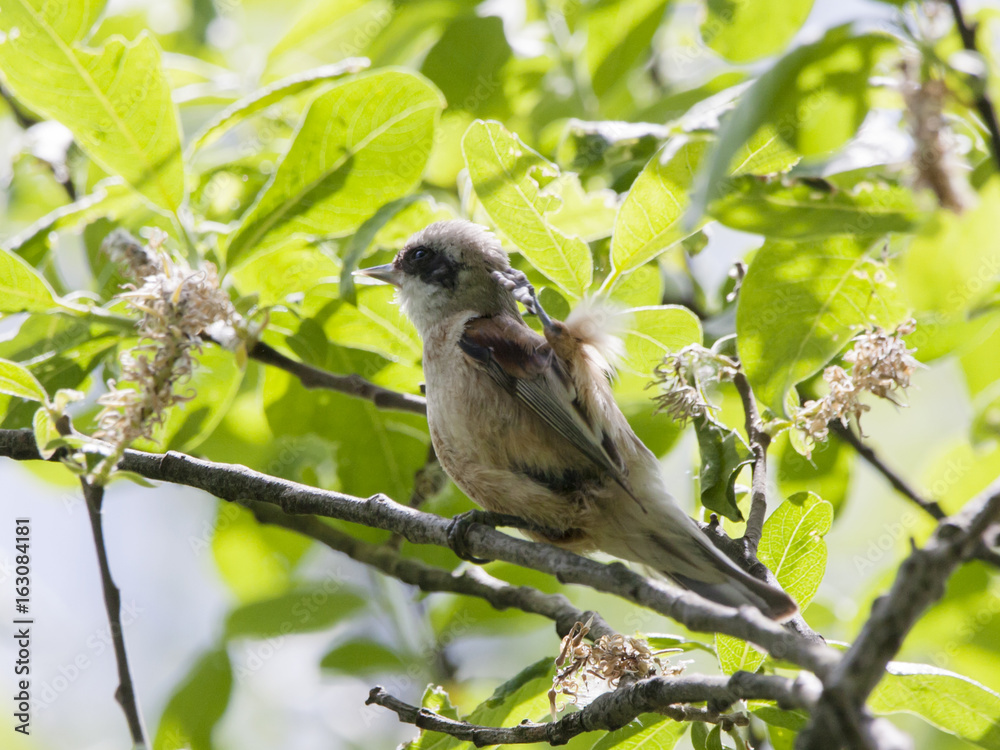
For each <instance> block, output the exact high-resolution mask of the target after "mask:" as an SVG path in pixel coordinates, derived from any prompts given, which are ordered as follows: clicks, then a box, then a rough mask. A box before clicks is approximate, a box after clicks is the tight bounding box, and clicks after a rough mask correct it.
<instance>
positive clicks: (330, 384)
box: [248, 341, 427, 414]
mask: <svg viewBox="0 0 1000 750" xmlns="http://www.w3.org/2000/svg"><path fill="white" fill-rule="evenodd" d="M248 356H249V357H250V358H251V359H255V360H257V361H258V362H262V363H264V364H266V365H271V366H272V367H277V368H279V369H281V370H284V371H285V372H287V373H290V374H292V375H294V376H295V377H297V378H298V379H299V381H300V382H301V383H302V385H303V386H305V387H306V388H326V389H328V390H331V391H338V392H339V393H346V394H347V395H348V396H354V397H356V398H363V399H365V400H367V401H371V402H372V403H373V404H375V406H377V407H379V408H380V409H394V410H396V411H408V412H410V413H412V414H426V413H427V402H426V401H425V400H424V398H423V397H422V396H414V395H411V394H409V393H400V392H399V391H392V390H389V389H388V388H383V387H381V386H378V385H375V384H374V383H371V382H369V381H367V380H365V379H364V378H363V377H361V376H360V375H358V374H356V373H351V374H350V375H337V374H335V373H332V372H327V371H326V370H321V369H320V368H318V367H313V366H312V365H307V364H305V363H304V362H299V361H298V360H295V359H292V358H291V357H286V356H285V355H284V354H282V353H281V352H279V351H278V350H277V349H274V348H273V347H270V346H268V345H267V344H265V343H263V342H262V341H258V342H257V343H256V344H254V345H253V346H252V347H251V348H250V351H249V352H248Z"/></svg>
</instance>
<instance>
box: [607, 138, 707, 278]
mask: <svg viewBox="0 0 1000 750" xmlns="http://www.w3.org/2000/svg"><path fill="white" fill-rule="evenodd" d="M709 144H710V141H709V140H708V139H707V138H704V137H698V136H678V137H675V138H672V139H671V140H670V141H669V142H667V143H666V144H665V145H664V146H663V148H661V149H660V150H659V151H657V152H656V154H654V155H653V158H652V159H650V160H649V163H648V164H647V165H646V166H645V168H644V169H643V170H642V172H641V173H640V174H639V176H638V177H637V178H636V180H635V182H633V183H632V187H631V188H630V189H629V191H628V194H627V195H626V196H625V201H624V202H623V203H622V206H621V208H620V209H619V210H618V217H617V219H615V229H614V234H613V235H612V239H611V264H612V266H613V270H612V272H611V274H610V275H609V276H608V281H606V282H605V286H610V285H611V284H613V283H614V281H615V280H616V279H617V278H618V277H619V276H621V275H622V274H624V273H628V272H629V271H632V270H634V269H636V268H638V267H639V266H641V265H643V264H644V263H647V262H648V261H650V260H652V259H653V258H655V257H656V256H657V255H659V254H660V253H662V252H665V251H666V250H668V249H669V248H671V247H673V246H674V245H676V244H677V243H679V242H680V241H681V240H683V239H684V238H685V237H688V236H690V235H692V234H694V233H695V232H696V231H697V230H698V229H699V228H700V227H701V225H702V224H703V223H704V222H702V223H699V224H698V225H697V226H695V227H692V228H685V227H683V226H681V217H682V216H683V215H684V210H685V208H686V207H687V204H688V197H687V196H688V193H689V192H690V188H691V183H692V181H693V180H694V175H695V173H696V171H697V170H698V165H699V164H700V163H701V160H702V157H703V156H704V155H705V153H706V152H707V151H708V148H709Z"/></svg>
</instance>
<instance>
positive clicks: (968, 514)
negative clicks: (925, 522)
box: [800, 480, 1000, 749]
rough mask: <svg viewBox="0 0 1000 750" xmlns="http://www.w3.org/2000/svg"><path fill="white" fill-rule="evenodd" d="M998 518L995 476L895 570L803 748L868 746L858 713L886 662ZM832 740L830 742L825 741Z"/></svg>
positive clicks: (999, 492) (999, 491)
mask: <svg viewBox="0 0 1000 750" xmlns="http://www.w3.org/2000/svg"><path fill="white" fill-rule="evenodd" d="M998 518H1000V480H998V481H995V482H994V483H993V484H992V485H991V486H990V487H988V488H987V489H986V490H985V491H984V492H982V493H981V494H980V495H979V496H978V497H977V498H975V499H973V500H971V501H970V502H969V503H968V504H967V505H966V506H965V507H964V508H963V510H962V511H961V512H960V513H959V514H957V515H955V516H952V517H950V518H945V519H944V520H943V521H941V522H940V523H939V524H938V527H937V530H936V531H935V532H934V534H933V535H932V536H931V538H930V540H928V542H927V544H926V545H925V546H924V547H923V548H922V549H915V550H914V551H913V553H912V554H910V556H909V557H907V558H906V560H904V561H903V564H902V565H901V566H900V568H899V571H898V572H897V573H896V580H895V581H894V582H893V584H892V588H891V589H890V590H889V593H888V594H886V595H884V596H882V597H879V598H878V599H876V600H875V603H874V604H873V605H872V613H871V616H870V617H869V618H868V621H867V622H866V623H865V625H864V627H863V628H862V629H861V633H860V634H859V635H858V637H857V638H856V639H855V641H854V643H853V644H852V646H851V647H850V648H849V649H848V650H847V653H845V654H844V656H843V658H842V659H841V660H840V663H839V664H838V665H837V666H836V667H835V668H834V669H833V671H832V672H831V673H830V675H829V677H828V679H827V680H825V686H824V690H823V695H822V697H821V698H820V700H819V702H818V703H817V704H816V710H815V713H814V714H813V718H812V721H811V722H810V724H809V726H808V727H807V729H806V730H805V732H803V735H802V736H801V737H800V746H801V747H803V748H830V747H850V748H852V749H853V748H869V747H875V746H876V743H875V741H874V738H872V737H871V736H870V735H869V733H868V732H866V731H865V728H864V727H861V726H859V725H858V717H859V716H860V715H862V709H863V706H864V703H865V701H866V700H867V699H868V696H869V695H870V694H871V692H872V690H874V689H875V686H876V685H877V684H878V682H879V680H880V679H882V676H883V674H884V673H885V668H886V665H887V664H888V663H889V662H890V661H891V660H892V658H893V657H894V656H895V655H896V653H897V652H898V651H899V649H900V648H901V647H902V645H903V639H904V638H905V637H906V635H907V634H908V633H909V632H910V630H911V629H912V628H913V626H914V625H915V624H916V622H917V620H918V619H919V618H920V616H921V615H922V614H923V613H924V611H925V610H926V609H927V608H928V607H930V606H931V605H932V604H933V603H934V602H935V601H937V600H938V599H940V598H941V596H943V595H944V590H945V584H946V583H947V581H948V578H949V577H950V576H951V574H952V573H954V572H955V570H956V569H957V568H958V566H959V565H960V564H961V563H962V562H964V561H965V560H967V559H969V557H971V556H972V554H973V553H974V552H975V549H976V545H977V544H978V542H979V541H980V539H981V538H982V535H983V532H984V531H985V530H986V529H987V528H988V527H989V526H990V525H991V524H993V523H995V522H996V521H997V519H998ZM834 740H836V744H831V742H833V741H834Z"/></svg>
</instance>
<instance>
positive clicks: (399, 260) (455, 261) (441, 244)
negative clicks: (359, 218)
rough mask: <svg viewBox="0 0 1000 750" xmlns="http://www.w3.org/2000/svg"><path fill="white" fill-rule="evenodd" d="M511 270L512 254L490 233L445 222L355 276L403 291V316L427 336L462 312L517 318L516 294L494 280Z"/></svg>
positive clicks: (414, 236) (425, 230)
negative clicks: (499, 273) (504, 313)
mask: <svg viewBox="0 0 1000 750" xmlns="http://www.w3.org/2000/svg"><path fill="white" fill-rule="evenodd" d="M509 268H510V261H509V260H508V258H507V253H506V252H505V251H504V249H503V247H501V245H500V241H499V240H498V239H497V238H496V237H495V236H494V235H493V233H492V232H490V231H489V230H488V229H486V228H485V227H482V226H480V225H478V224H473V223H472V222H469V221H439V222H436V223H434V224H431V225H430V226H428V227H426V228H424V229H422V230H421V231H419V232H417V233H416V234H415V235H413V236H412V237H411V238H410V239H409V240H408V241H407V242H406V245H404V246H403V249H402V250H400V251H399V253H397V255H396V257H395V259H394V260H393V261H392V263H387V264H386V265H384V266H374V267H372V268H363V269H359V270H358V271H355V273H356V274H359V275H361V276H367V277H370V278H373V279H378V280H379V281H384V282H387V283H389V284H392V285H394V286H396V287H398V288H399V299H400V303H401V305H402V307H403V311H404V312H405V313H406V314H407V316H408V317H409V318H410V320H412V321H413V323H414V325H416V327H417V330H418V331H420V333H421V335H423V334H424V333H425V332H426V331H428V330H429V329H430V327H431V326H433V325H434V324H435V323H437V322H439V321H441V320H443V319H445V318H449V317H451V316H452V315H454V314H456V313H462V312H473V313H475V314H477V315H496V314H497V313H499V312H502V311H509V312H514V313H516V312H517V303H516V302H515V301H514V297H513V295H512V294H511V293H510V291H508V290H507V289H505V288H504V287H503V286H501V285H500V284H499V283H498V282H497V280H496V279H495V278H494V277H493V275H492V274H493V272H494V271H506V270H508V269H509Z"/></svg>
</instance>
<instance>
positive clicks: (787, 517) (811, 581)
mask: <svg viewBox="0 0 1000 750" xmlns="http://www.w3.org/2000/svg"><path fill="white" fill-rule="evenodd" d="M832 523H833V506H832V505H830V503H828V502H826V501H825V500H821V499H820V498H819V497H817V496H816V495H814V494H813V493H811V492H799V493H798V494H795V495H792V496H791V497H790V498H788V499H787V500H786V501H785V502H783V503H782V504H781V505H779V506H778V508H777V509H776V510H775V511H774V513H772V514H771V515H770V517H769V518H768V519H767V521H766V522H765V523H764V531H763V534H762V536H761V540H760V548H759V550H758V552H757V558H758V559H759V560H760V561H761V562H762V563H764V565H765V566H767V568H768V569H769V570H770V571H771V572H772V573H774V577H775V578H777V579H778V583H779V584H781V587H782V588H783V589H784V590H785V591H787V592H788V594H789V595H790V596H791V597H792V598H793V599H795V601H796V602H798V604H799V610H800V611H805V609H806V607H808V606H809V602H811V601H812V598H813V596H815V594H816V590H817V589H818V588H819V584H820V582H822V580H823V574H824V573H825V572H826V558H827V553H826V542H825V541H824V540H823V537H824V536H825V535H826V534H827V533H828V532H829V531H830V527H831V525H832ZM715 647H716V650H717V651H718V654H719V664H720V666H721V667H722V669H723V671H725V672H726V673H727V674H732V673H733V672H736V671H738V670H740V669H743V670H746V671H749V672H753V671H756V670H757V668H758V667H760V665H761V664H762V663H763V662H764V654H762V653H761V652H759V651H757V650H756V649H755V648H753V647H752V646H751V645H750V644H749V643H746V642H745V641H741V640H740V639H738V638H733V637H731V636H727V635H717V636H716V638H715Z"/></svg>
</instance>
